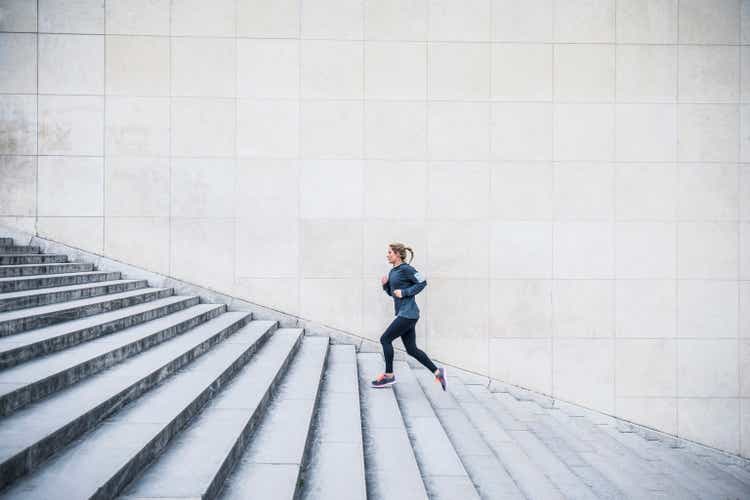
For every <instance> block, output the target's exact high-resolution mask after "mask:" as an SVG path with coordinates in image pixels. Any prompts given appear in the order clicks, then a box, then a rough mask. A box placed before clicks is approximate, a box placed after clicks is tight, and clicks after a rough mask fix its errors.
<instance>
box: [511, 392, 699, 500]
mask: <svg viewBox="0 0 750 500" xmlns="http://www.w3.org/2000/svg"><path fill="white" fill-rule="evenodd" d="M498 394H501V393H498ZM563 406H565V408H566V410H565V411H562V410H561V408H563ZM570 406H571V405H564V404H563V403H561V404H560V408H556V409H552V410H550V411H549V415H551V416H552V417H553V418H554V420H553V424H551V425H554V426H555V427H556V428H557V429H565V432H564V433H561V435H562V436H564V439H566V442H567V444H568V445H570V443H571V440H575V441H578V440H580V441H585V442H586V443H587V444H589V445H590V446H591V448H592V449H593V451H592V452H588V453H581V456H582V457H583V458H585V459H586V460H587V462H588V463H589V464H590V465H592V466H593V467H595V468H596V469H598V470H599V472H601V474H602V475H604V477H606V478H607V479H608V480H609V481H610V482H611V483H613V484H614V485H615V486H617V488H619V489H620V490H622V491H625V492H627V494H628V495H634V496H638V497H640V498H664V497H665V496H668V497H670V498H686V499H689V498H696V496H695V494H693V493H691V492H690V491H689V490H687V488H685V487H684V486H682V485H680V484H676V483H675V482H674V481H672V480H671V479H670V478H669V477H668V476H667V475H665V473H664V472H665V466H664V464H663V463H662V462H661V461H656V460H655V461H651V462H649V463H648V464H646V463H643V462H642V461H641V460H639V459H638V457H637V456H636V455H635V454H633V453H632V452H629V451H628V450H627V448H625V447H624V446H622V445H621V444H619V443H617V441H615V440H614V439H612V438H610V437H609V436H607V435H606V434H605V433H603V432H601V430H600V429H599V425H602V424H595V423H593V422H591V421H589V420H588V419H587V418H586V417H585V416H583V414H582V413H583V412H579V413H580V414H579V415H578V416H573V415H572V414H574V413H576V412H575V410H574V409H571V408H570ZM571 410H572V411H571Z"/></svg>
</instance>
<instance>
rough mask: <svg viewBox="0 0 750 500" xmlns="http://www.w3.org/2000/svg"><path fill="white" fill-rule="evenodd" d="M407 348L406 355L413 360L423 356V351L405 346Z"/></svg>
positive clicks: (415, 347)
mask: <svg viewBox="0 0 750 500" xmlns="http://www.w3.org/2000/svg"><path fill="white" fill-rule="evenodd" d="M405 347H406V354H408V355H409V356H411V357H412V358H418V357H419V355H420V354H422V351H420V350H419V348H418V347H417V346H410V345H409V346H405Z"/></svg>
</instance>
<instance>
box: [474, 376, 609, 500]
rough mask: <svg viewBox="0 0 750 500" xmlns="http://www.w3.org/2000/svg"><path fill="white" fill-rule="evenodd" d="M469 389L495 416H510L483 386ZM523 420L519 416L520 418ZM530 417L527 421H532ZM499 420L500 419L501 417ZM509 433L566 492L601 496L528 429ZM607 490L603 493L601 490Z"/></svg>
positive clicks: (582, 495)
mask: <svg viewBox="0 0 750 500" xmlns="http://www.w3.org/2000/svg"><path fill="white" fill-rule="evenodd" d="M469 391H470V392H471V393H472V394H473V395H474V397H475V398H476V399H477V401H479V402H480V403H482V404H484V406H485V408H487V409H488V410H489V412H490V413H491V414H492V415H495V416H496V417H497V416H498V415H507V414H508V411H507V407H508V406H509V405H505V407H503V406H500V405H499V404H498V401H497V399H496V398H495V397H494V395H493V394H492V393H491V392H490V391H489V389H487V388H486V387H484V386H480V385H474V386H470V387H469ZM519 420H520V419H519ZM530 420H531V418H529V419H527V420H526V421H527V422H528V421H530ZM498 422H500V420H499V419H498ZM506 432H507V434H508V436H510V438H511V439H512V440H513V441H514V442H515V443H516V444H517V445H518V447H519V448H520V449H521V450H522V451H523V452H524V453H525V454H526V456H528V457H529V458H530V459H531V461H532V462H534V464H535V465H536V467H537V468H538V469H539V470H540V471H541V472H542V473H543V474H544V475H546V476H547V477H548V478H549V480H550V481H551V482H552V483H553V484H554V485H555V486H556V487H557V488H558V489H559V490H560V491H562V492H564V493H565V494H566V495H569V496H572V497H573V498H580V499H588V500H594V499H596V498H597V497H598V495H597V494H596V493H595V492H594V491H593V490H592V489H591V488H590V487H589V485H588V484H587V483H586V482H585V481H584V480H583V479H582V478H581V477H580V476H578V475H577V474H576V473H575V472H573V470H571V469H570V467H568V465H567V464H566V463H565V462H564V461H563V460H561V459H560V457H558V456H557V455H555V453H554V452H553V451H552V450H551V449H550V448H549V447H547V446H546V445H545V443H544V442H542V440H541V439H539V437H538V436H537V435H536V434H534V433H533V432H532V431H531V430H529V429H528V425H527V426H526V428H525V429H506ZM600 493H604V492H600Z"/></svg>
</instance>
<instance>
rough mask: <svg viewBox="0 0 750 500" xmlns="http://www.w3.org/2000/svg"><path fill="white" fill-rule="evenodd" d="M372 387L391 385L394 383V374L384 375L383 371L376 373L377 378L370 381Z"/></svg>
mask: <svg viewBox="0 0 750 500" xmlns="http://www.w3.org/2000/svg"><path fill="white" fill-rule="evenodd" d="M371 383H372V386H373V387H378V388H380V387H388V386H389V385H393V384H395V383H396V376H395V375H393V376H391V377H386V376H385V373H381V374H380V375H378V378H376V379H375V380H373V381H372V382H371Z"/></svg>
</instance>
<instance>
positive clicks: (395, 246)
mask: <svg viewBox="0 0 750 500" xmlns="http://www.w3.org/2000/svg"><path fill="white" fill-rule="evenodd" d="M388 246H389V247H391V250H393V252H394V253H397V254H398V256H399V257H401V260H402V261H404V262H406V251H407V250H408V251H409V253H411V259H409V262H407V264H411V261H413V260H414V250H412V249H411V247H407V246H404V244H403V243H389V244H388Z"/></svg>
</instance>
